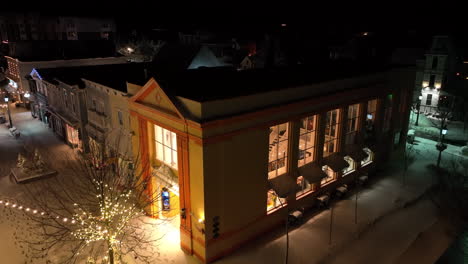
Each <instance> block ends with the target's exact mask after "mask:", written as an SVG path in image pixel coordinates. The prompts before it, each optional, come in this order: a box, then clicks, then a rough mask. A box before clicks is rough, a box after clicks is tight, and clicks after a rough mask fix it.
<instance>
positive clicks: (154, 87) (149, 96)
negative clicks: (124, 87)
mask: <svg viewBox="0 0 468 264" xmlns="http://www.w3.org/2000/svg"><path fill="white" fill-rule="evenodd" d="M130 101H132V102H134V103H136V104H138V105H139V106H140V107H142V108H151V109H153V110H156V111H159V112H162V113H164V114H168V115H171V116H173V117H176V118H178V119H185V118H184V116H183V115H182V114H181V112H180V111H179V109H178V108H177V107H176V105H175V104H174V102H173V101H172V100H171V98H170V97H169V96H168V95H167V93H166V92H164V90H163V89H162V88H161V86H160V85H159V84H158V82H156V80H155V79H154V78H151V79H150V80H149V81H148V82H147V83H146V84H145V85H144V86H143V88H142V89H140V91H139V92H138V93H136V94H135V95H134V96H133V97H131V98H130Z"/></svg>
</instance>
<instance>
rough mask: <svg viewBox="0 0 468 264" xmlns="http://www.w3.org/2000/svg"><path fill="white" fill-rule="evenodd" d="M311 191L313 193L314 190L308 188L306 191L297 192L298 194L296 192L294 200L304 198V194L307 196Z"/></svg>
mask: <svg viewBox="0 0 468 264" xmlns="http://www.w3.org/2000/svg"><path fill="white" fill-rule="evenodd" d="M312 193H315V191H314V190H310V191H307V192H305V193H301V194H299V195H297V194H296V200H300V199H302V198H304V197H306V196H309V195H310V194H312Z"/></svg>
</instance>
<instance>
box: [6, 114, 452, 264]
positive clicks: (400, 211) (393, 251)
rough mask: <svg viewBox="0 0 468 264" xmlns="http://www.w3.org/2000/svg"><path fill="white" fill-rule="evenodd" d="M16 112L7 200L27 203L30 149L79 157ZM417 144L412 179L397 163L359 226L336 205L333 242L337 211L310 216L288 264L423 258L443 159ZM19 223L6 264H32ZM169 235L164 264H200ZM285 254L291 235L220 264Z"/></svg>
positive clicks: (373, 192) (372, 185) (363, 199)
mask: <svg viewBox="0 0 468 264" xmlns="http://www.w3.org/2000/svg"><path fill="white" fill-rule="evenodd" d="M12 106H13V105H12ZM12 108H13V110H14V111H13V112H14V113H13V115H12V118H13V121H14V122H15V126H17V127H18V128H19V129H20V131H21V133H22V135H21V137H20V139H19V140H17V139H13V138H12V137H10V136H9V135H8V131H7V128H6V126H4V125H0V157H1V160H2V161H1V163H0V196H7V197H11V198H15V199H21V197H22V196H23V195H22V191H21V185H18V184H16V183H14V182H12V181H11V179H10V177H8V175H9V168H11V166H13V165H14V164H15V160H16V157H17V153H18V151H20V149H21V148H22V146H23V144H26V145H42V146H47V147H48V149H49V151H50V153H64V152H65V153H66V152H68V153H70V152H72V150H71V148H69V147H68V146H67V145H65V144H64V143H63V142H61V141H60V140H59V139H58V138H57V137H56V136H55V135H54V134H53V132H52V130H51V129H49V128H47V126H46V125H44V124H42V123H40V122H39V121H38V120H36V119H33V118H32V117H31V114H30V113H29V112H25V111H24V109H22V108H20V109H16V108H14V106H13V107H12ZM415 142H416V144H415V149H416V150H417V153H416V155H415V157H416V160H415V161H414V162H413V163H412V164H411V165H410V167H409V169H408V171H407V173H406V176H405V177H403V173H402V169H403V168H402V162H401V157H400V159H398V157H397V159H396V160H394V161H392V162H389V163H388V164H387V165H386V166H385V168H384V169H383V170H382V172H381V173H380V175H378V176H377V177H374V178H371V179H370V182H369V184H368V185H367V186H365V187H364V188H363V189H362V190H361V191H360V193H359V196H358V215H357V219H358V222H357V224H355V222H354V219H355V213H354V212H355V196H354V195H353V193H352V192H351V193H350V194H349V195H348V196H347V197H346V198H345V199H343V200H341V201H336V202H335V203H333V206H332V208H333V221H332V235H331V241H330V240H329V238H330V236H329V234H330V219H331V218H330V216H331V215H330V213H331V210H324V211H321V212H306V214H305V221H304V223H303V224H301V225H300V226H297V227H295V228H291V231H290V236H289V262H288V263H291V264H294V263H393V262H395V261H397V260H398V261H403V260H404V259H405V256H406V257H407V256H417V255H418V254H417V252H418V251H417V250H418V246H415V245H416V244H415V243H414V242H415V241H416V242H417V243H419V242H421V241H424V240H422V239H423V238H422V237H424V236H421V235H420V234H426V233H431V234H433V232H430V230H431V227H434V226H437V225H436V223H438V215H437V212H436V209H435V208H434V206H433V205H432V204H431V202H430V201H429V200H428V199H427V198H426V196H425V195H424V194H425V193H426V191H427V190H428V189H429V188H430V186H431V185H432V183H433V177H432V174H431V171H430V169H428V167H427V165H429V164H434V163H435V162H436V160H437V155H438V152H437V150H436V149H435V144H436V142H434V141H431V140H427V139H423V138H416V141H415ZM458 153H459V147H456V146H451V145H449V146H448V148H447V150H445V151H444V152H443V154H442V164H444V162H445V161H446V160H448V157H451V156H456V155H457V156H456V157H458V158H459V157H460V155H459V154H458ZM47 156H48V157H55V158H54V159H53V160H52V159H50V158H49V159H48V160H47V162H48V163H49V164H51V166H52V167H53V168H54V169H56V170H58V171H59V174H58V175H57V176H60V170H61V168H60V166H58V165H59V164H60V159H61V158H63V157H65V156H63V155H61V156H57V155H47ZM0 212H4V211H1V210H0ZM12 219H13V218H12V217H10V216H8V214H7V213H1V214H0V236H1V237H0V264H3V263H5V264H23V263H25V260H24V257H23V255H22V254H21V251H22V249H21V248H19V247H18V245H16V243H15V241H14V239H13V233H14V228H13V227H12V221H13V220H12ZM15 221H16V220H15ZM164 232H166V237H165V239H164V242H163V243H162V244H160V245H159V252H161V254H160V256H159V257H158V259H159V262H161V263H174V264H175V263H198V261H197V260H195V258H193V257H192V256H187V255H185V254H184V253H183V252H182V250H180V246H179V231H178V222H177V220H176V221H175V222H174V223H172V224H170V225H168V227H167V228H165V229H164ZM436 237H437V236H436ZM449 240H450V239H445V240H444V239H440V240H437V241H439V242H438V244H437V245H438V247H435V248H436V249H437V250H438V251H441V252H436V251H437V250H434V255H438V254H441V253H442V251H443V250H445V249H444V248H445V247H446V246H448V245H445V243H449V242H446V241H449ZM285 246H286V239H285V234H284V228H278V229H276V230H274V231H272V232H270V233H268V234H265V235H263V236H261V237H259V238H258V239H256V240H254V241H252V242H249V243H248V244H246V245H244V246H243V247H241V248H240V249H238V250H237V251H235V252H234V253H233V254H232V255H230V256H227V257H225V258H223V259H220V260H218V261H216V262H215V263H226V264H228V263H232V264H234V263H284V256H285ZM408 248H409V250H408ZM415 252H416V253H415ZM424 253H426V252H424ZM434 257H435V256H434ZM413 258H414V257H413ZM400 263H409V262H404V261H403V262H400ZM413 263H430V262H420V261H417V262H413Z"/></svg>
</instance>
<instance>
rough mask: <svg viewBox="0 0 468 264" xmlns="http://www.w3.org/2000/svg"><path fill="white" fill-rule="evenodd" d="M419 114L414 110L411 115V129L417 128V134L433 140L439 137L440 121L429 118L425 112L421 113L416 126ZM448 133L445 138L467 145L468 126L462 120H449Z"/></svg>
mask: <svg viewBox="0 0 468 264" xmlns="http://www.w3.org/2000/svg"><path fill="white" fill-rule="evenodd" d="M416 119H417V114H416V113H415V112H414V111H412V112H411V115H410V129H414V130H416V136H420V137H425V138H430V139H433V140H436V141H437V139H438V137H439V133H440V131H439V128H437V125H439V124H440V123H439V121H438V120H437V119H434V118H428V117H426V116H425V115H424V114H422V113H421V114H419V120H418V125H417V126H416V125H415V123H416ZM447 131H448V132H447V135H445V139H446V140H447V141H450V142H454V143H456V144H457V145H466V142H468V126H466V127H464V124H463V122H461V121H448V123H447Z"/></svg>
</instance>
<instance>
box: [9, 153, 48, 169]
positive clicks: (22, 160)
mask: <svg viewBox="0 0 468 264" xmlns="http://www.w3.org/2000/svg"><path fill="white" fill-rule="evenodd" d="M16 167H17V168H18V169H19V171H21V172H22V173H31V172H42V171H44V170H46V169H47V168H46V164H45V162H44V160H43V159H42V156H41V154H40V153H39V150H37V149H36V150H35V151H34V156H33V158H32V161H28V160H27V159H26V157H25V156H23V155H22V154H21V153H19V154H18V159H17V162H16Z"/></svg>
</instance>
